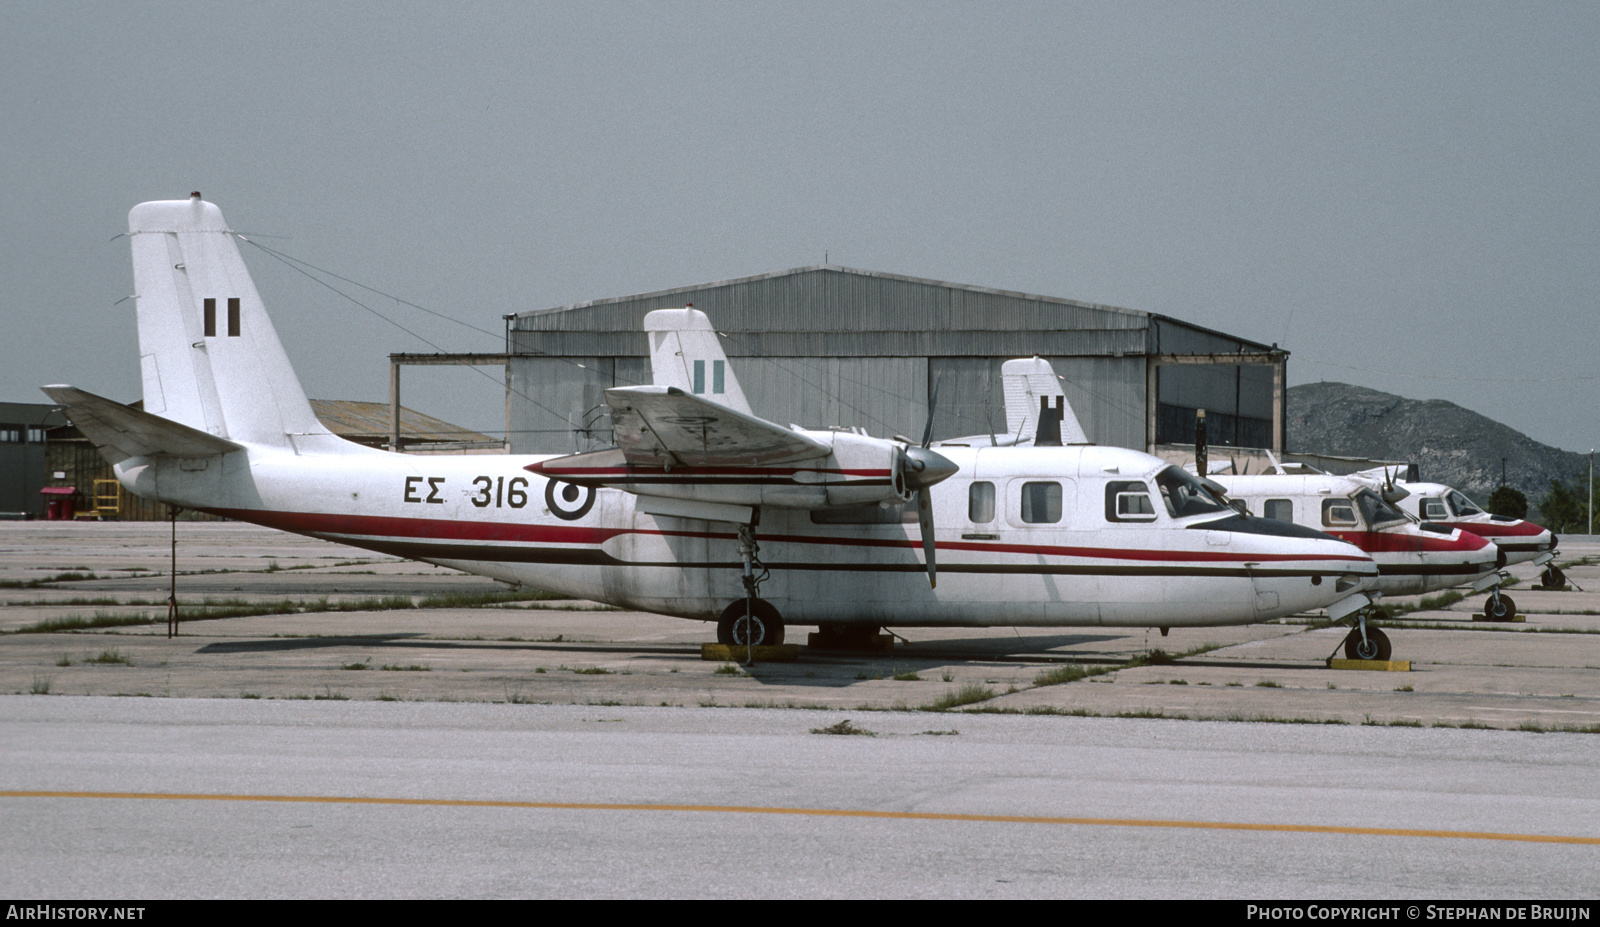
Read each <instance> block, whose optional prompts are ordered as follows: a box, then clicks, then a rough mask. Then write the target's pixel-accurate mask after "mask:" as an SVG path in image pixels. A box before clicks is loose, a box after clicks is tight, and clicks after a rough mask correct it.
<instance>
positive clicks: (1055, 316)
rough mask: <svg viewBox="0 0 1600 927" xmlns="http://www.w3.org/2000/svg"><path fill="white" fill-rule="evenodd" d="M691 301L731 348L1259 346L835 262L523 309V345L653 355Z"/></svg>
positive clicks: (521, 350)
mask: <svg viewBox="0 0 1600 927" xmlns="http://www.w3.org/2000/svg"><path fill="white" fill-rule="evenodd" d="M685 303H691V304H693V305H694V307H695V308H697V309H700V310H701V311H703V312H705V313H706V314H707V315H709V316H710V317H711V319H712V322H713V324H715V325H716V326H717V328H718V330H719V331H721V332H723V333H724V334H725V335H726V336H727V350H728V353H729V355H730V356H740V355H746V356H748V355H759V356H834V355H858V356H859V355H868V356H874V355H876V356H917V355H921V356H928V357H935V356H1002V355H1005V356H1019V355H1026V354H1044V355H1052V356H1063V355H1090V356H1095V355H1100V356H1114V357H1121V356H1124V355H1129V354H1133V355H1142V354H1161V353H1169V354H1177V353H1193V354H1200V353H1206V354H1231V353H1237V352H1240V351H1248V352H1262V351H1268V350H1271V348H1270V347H1269V346H1268V345H1265V344H1261V343H1259V342H1254V341H1248V340H1245V339H1242V338H1238V337H1235V336H1232V335H1227V334H1224V333H1222V332H1218V331H1213V330H1211V329H1207V328H1203V327H1201V326H1197V325H1192V324H1190V323H1187V322H1183V321H1180V320H1178V319H1174V318H1171V317H1169V316H1164V315H1159V314H1157V313H1152V312H1141V311H1138V310H1134V309H1122V308H1118V307H1116V306H1104V305H1099V304H1096V303H1085V302H1079V301H1077V300H1070V299H1061V298H1059V297H1053V296H1037V295H1032V294H1028V293H1018V292H1013V291H1010V290H998V289H993V288H989V287H978V286H971V285H968V284H960V283H948V282H945V281H941V280H927V279H922V278H917V277H907V276H902V275H899V274H889V273H882V272H879V271H866V270H856V269H853V268H849V267H838V266H835V265H829V264H819V265H813V266H811V267H799V268H795V269H793V270H785V271H778V272H775V273H769V274H760V275H757V276H753V277H740V278H738V279H734V280H723V281H719V282H716V283H704V284H697V285H693V286H683V287H675V288H673V289H668V290H658V291H656V292H653V293H642V294H639V295H635V296H619V297H613V298H610V299H597V300H590V301H588V302H582V303H574V304H572V305H570V306H558V307H555V308H552V309H541V310H535V311H532V312H523V313H518V314H517V315H516V316H515V317H514V318H513V319H512V321H511V349H512V352H513V353H516V354H553V355H560V356H568V357H573V356H629V355H636V356H642V355H647V354H648V353H649V352H648V350H647V349H646V345H645V340H644V335H643V332H642V325H643V319H644V315H645V313H647V312H650V311H652V310H654V309H667V308H677V307H681V306H683V305H684V304H685Z"/></svg>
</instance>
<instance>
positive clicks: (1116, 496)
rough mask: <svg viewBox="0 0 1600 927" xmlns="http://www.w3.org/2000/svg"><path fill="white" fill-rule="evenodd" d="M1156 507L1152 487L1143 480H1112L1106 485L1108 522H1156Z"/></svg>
mask: <svg viewBox="0 0 1600 927" xmlns="http://www.w3.org/2000/svg"><path fill="white" fill-rule="evenodd" d="M1155 520H1156V506H1155V503H1154V502H1153V501H1151V499H1150V487H1148V486H1146V485H1145V484H1144V482H1143V481H1141V480H1112V481H1111V482H1109V483H1107V484H1106V521H1155Z"/></svg>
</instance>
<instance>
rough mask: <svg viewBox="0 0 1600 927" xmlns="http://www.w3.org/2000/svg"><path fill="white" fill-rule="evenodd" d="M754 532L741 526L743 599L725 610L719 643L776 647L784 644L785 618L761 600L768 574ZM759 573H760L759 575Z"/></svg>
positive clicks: (718, 637)
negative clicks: (763, 582)
mask: <svg viewBox="0 0 1600 927" xmlns="http://www.w3.org/2000/svg"><path fill="white" fill-rule="evenodd" d="M760 550H761V548H760V546H759V545H757V544H756V532H755V528H754V527H752V526H751V525H740V526H739V556H740V558H741V559H742V560H743V561H744V598H742V599H739V600H738V601H736V602H734V603H733V604H732V605H729V606H728V607H727V608H725V609H723V610H722V617H721V618H718V619H717V643H719V644H728V645H731V646H737V647H776V646H777V645H779V644H781V643H783V617H782V616H781V615H779V614H778V610H777V609H776V608H773V607H772V603H770V602H768V601H766V600H765V599H762V598H760V596H759V595H758V590H759V589H760V586H761V581H762V580H764V579H766V578H767V575H768V573H769V571H768V570H767V568H766V566H764V565H763V564H762V563H761V558H760V556H759V553H760ZM758 570H759V572H758Z"/></svg>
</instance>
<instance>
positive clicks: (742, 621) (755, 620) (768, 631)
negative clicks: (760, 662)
mask: <svg viewBox="0 0 1600 927" xmlns="http://www.w3.org/2000/svg"><path fill="white" fill-rule="evenodd" d="M717 643H719V644H728V645H730V646H736V647H743V646H745V645H747V644H749V645H752V646H756V647H776V646H777V645H779V644H781V643H783V618H781V617H780V616H779V615H778V610H777V609H776V608H773V607H772V604H771V603H770V602H768V601H766V600H765V599H756V600H755V601H754V602H752V603H751V605H750V614H749V615H748V616H747V615H746V614H745V600H744V599H739V600H738V601H736V602H734V603H733V604H732V605H729V606H728V607H727V608H725V609H723V611H722V617H721V618H719V619H717Z"/></svg>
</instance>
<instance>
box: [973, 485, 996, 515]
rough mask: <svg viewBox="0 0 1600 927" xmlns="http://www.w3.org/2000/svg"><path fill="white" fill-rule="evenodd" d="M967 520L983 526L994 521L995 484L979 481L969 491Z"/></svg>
mask: <svg viewBox="0 0 1600 927" xmlns="http://www.w3.org/2000/svg"><path fill="white" fill-rule="evenodd" d="M967 520H968V521H971V522H975V523H977V524H982V523H984V522H990V521H994V484H993V483H990V482H988V481H987V480H979V481H978V482H975V483H973V484H972V486H971V487H970V488H969V489H968V490H967Z"/></svg>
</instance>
